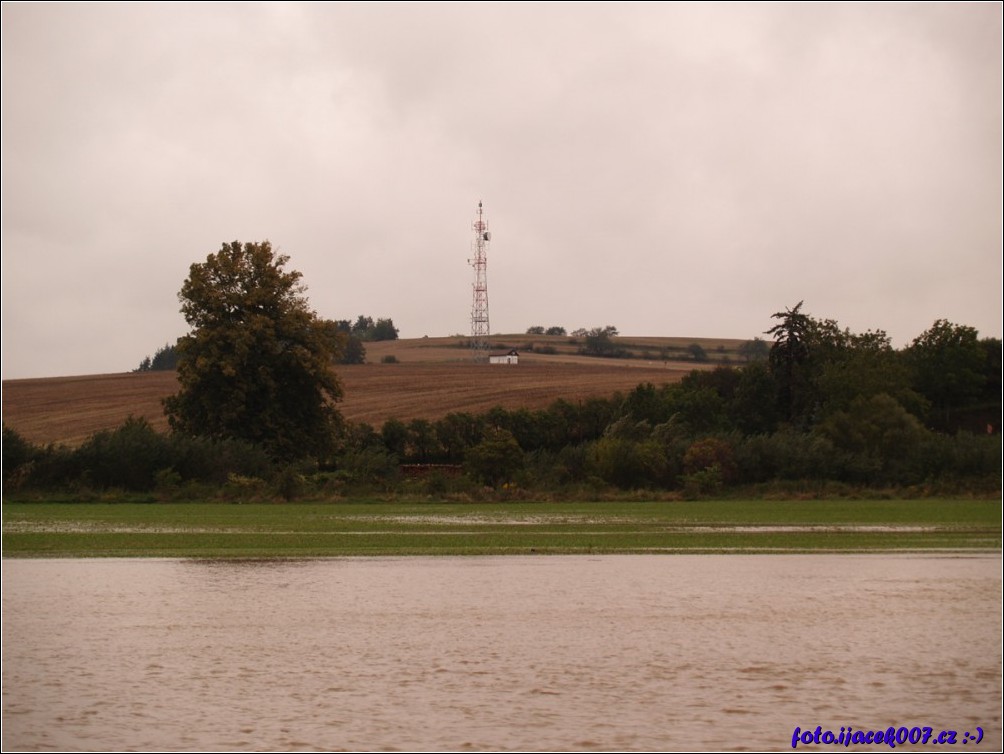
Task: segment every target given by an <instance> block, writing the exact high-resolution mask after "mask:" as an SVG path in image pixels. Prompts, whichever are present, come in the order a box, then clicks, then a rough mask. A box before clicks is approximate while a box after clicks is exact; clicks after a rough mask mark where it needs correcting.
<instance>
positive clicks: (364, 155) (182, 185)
mask: <svg viewBox="0 0 1004 754" xmlns="http://www.w3.org/2000/svg"><path fill="white" fill-rule="evenodd" d="M2 12H3V19H2V34H3V40H2V41H3V44H2V56H3V66H2V68H3V116H2V117H3V128H2V142H3V144H2V173H3V187H2V191H3V239H2V240H3V361H2V370H3V377H4V378H17V377H40V376H52V375H70V374H91V373H104V372H122V371H128V370H130V369H133V368H135V367H136V366H137V365H138V364H139V362H140V360H141V359H142V358H143V357H144V356H147V355H152V354H153V353H154V351H156V349H157V348H158V347H160V346H162V345H164V344H165V343H167V342H173V341H174V340H175V339H176V338H177V337H178V336H180V335H182V334H184V333H185V332H186V331H187V325H186V324H185V322H184V319H183V318H182V317H181V314H180V313H179V311H178V310H179V301H178V298H177V293H178V290H179V289H180V288H181V285H182V283H183V281H184V279H185V278H186V276H187V274H188V269H189V266H190V265H191V264H192V263H193V262H201V261H204V260H205V258H206V256H207V255H208V254H210V253H213V252H215V251H217V250H218V249H219V248H220V245H221V244H222V243H223V242H224V241H233V240H240V241H260V240H265V239H268V240H270V241H271V242H272V244H273V246H275V247H277V248H278V249H279V250H280V251H281V252H282V253H285V254H287V255H289V257H290V262H289V265H288V267H289V268H290V269H295V270H299V271H300V272H302V273H303V280H304V282H305V283H306V285H307V286H308V292H307V295H308V296H309V298H310V303H311V306H312V307H313V308H314V310H315V311H316V312H317V313H318V314H319V315H320V316H322V317H325V318H330V319H349V318H353V319H354V318H355V317H356V316H358V315H359V314H367V315H370V316H372V317H374V318H377V317H390V318H392V319H393V320H394V323H395V325H397V327H398V328H399V330H400V333H401V337H421V336H422V335H430V336H437V335H451V334H454V333H469V332H470V311H471V298H472V293H471V284H472V282H473V275H474V272H473V269H472V268H471V267H470V266H469V265H468V259H469V258H470V256H471V241H472V238H473V234H472V231H471V222H472V220H473V218H474V214H475V211H476V209H477V204H478V201H479V200H480V201H483V202H484V207H485V212H486V216H487V219H488V222H489V224H490V228H491V230H492V243H491V246H490V249H489V254H488V298H489V310H490V317H491V329H492V332H524V331H525V330H526V328H527V327H529V326H531V325H542V326H545V327H548V326H552V325H561V326H564V327H566V328H567V329H568V330H569V331H571V330H574V329H576V328H579V327H587V328H589V327H596V326H604V325H608V324H610V325H615V326H616V327H618V328H619V330H620V332H621V333H622V334H625V335H674V336H693V337H698V336H707V337H729V338H753V337H757V336H763V332H764V331H765V330H767V329H768V328H769V327H771V326H772V325H773V324H774V321H773V320H771V318H770V315H771V314H772V313H774V312H777V311H779V310H783V309H784V308H785V307H791V306H794V305H795V304H797V303H798V302H799V301H800V300H803V299H804V301H805V304H804V307H803V311H806V312H808V313H809V314H811V315H813V316H815V317H817V318H820V319H823V318H830V319H835V320H836V321H837V322H838V323H839V324H840V325H841V326H842V327H848V328H850V329H851V330H852V331H854V332H863V331H864V330H867V329H883V330H885V331H886V332H888V333H889V335H890V336H891V337H892V339H893V344H894V345H895V346H896V347H902V346H904V345H906V344H908V343H909V342H910V341H911V340H912V339H913V338H915V337H916V336H917V335H919V334H920V333H922V332H923V331H924V330H926V329H927V328H929V327H930V326H931V325H932V324H933V323H934V321H935V320H936V319H939V318H945V319H948V320H951V321H952V322H955V323H956V324H964V325H971V326H973V327H975V328H977V329H978V330H979V331H980V334H981V336H983V337H1000V336H1001V319H1002V314H1001V312H1002V283H1001V281H1002V276H1001V269H1002V268H1001V252H1002V236H1001V234H1002V211H1001V206H1002V167H1001V166H1002V153H1001V151H1002V150H1001V144H1002V127H1001V126H1002V97H1001V92H1002V75H1001V68H1002V65H1001V61H1002V23H1001V20H1002V6H1001V4H1000V3H996V2H995V3H981V4H967V3H951V4H944V5H942V4H921V5H910V4H903V3H895V4H890V5H873V4H850V5H839V4H838V5H818V4H808V5H798V4H795V3H782V4H739V5H731V4H729V5H725V4H723V5H715V4H709V3H699V4H693V5H689V4H667V5H661V4H657V3H648V2H646V3H640V4H634V5H633V4H629V3H616V4H613V3H611V4H588V5H576V4H571V3H560V4H553V5H549V4H536V3H535V4H508V3H506V4H458V3H448V4H428V5H423V4H403V5H397V4H388V5H380V4H371V3H365V4H358V5H353V4H342V3H339V4H324V3H304V4H298V3H281V4H275V5H272V4H248V5H242V4H229V3H228V4H220V5H214V4H211V3H198V4H191V5H185V4H175V3H170V4H146V3H142V4H140V3H137V4H129V3H113V4H100V5H92V4H86V3H85V4H47V3H42V4H19V3H4V4H3V6H2Z"/></svg>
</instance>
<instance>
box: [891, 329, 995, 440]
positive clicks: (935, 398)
mask: <svg viewBox="0 0 1004 754" xmlns="http://www.w3.org/2000/svg"><path fill="white" fill-rule="evenodd" d="M906 356H907V360H908V363H909V365H910V367H911V369H912V371H913V379H914V385H915V386H916V388H917V390H918V391H919V392H920V393H921V394H922V395H923V396H924V397H925V398H927V399H928V400H929V401H930V402H931V408H932V417H931V419H932V424H933V425H934V426H935V427H936V428H938V429H944V430H951V429H955V428H956V426H955V414H956V413H957V412H958V411H959V410H960V409H964V408H966V407H968V406H971V405H972V404H973V403H976V402H978V401H979V399H980V396H981V394H982V393H983V388H984V386H985V385H986V382H987V374H986V368H987V366H988V359H987V356H988V352H987V350H986V349H984V347H983V346H982V345H981V344H980V340H979V333H978V332H977V331H976V329H975V328H973V327H968V326H967V325H956V324H954V323H952V322H949V321H948V320H945V319H939V320H937V321H936V322H935V323H934V324H933V325H931V327H930V329H928V330H926V331H925V332H923V333H921V334H920V335H918V336H917V337H916V338H914V339H913V342H912V343H911V344H910V345H909V346H908V347H907V348H906Z"/></svg>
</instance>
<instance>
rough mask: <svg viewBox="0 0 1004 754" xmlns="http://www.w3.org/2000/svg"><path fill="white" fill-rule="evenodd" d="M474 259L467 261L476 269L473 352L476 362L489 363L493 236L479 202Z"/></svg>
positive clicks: (472, 318) (472, 323)
mask: <svg viewBox="0 0 1004 754" xmlns="http://www.w3.org/2000/svg"><path fill="white" fill-rule="evenodd" d="M471 227H472V228H473V229H474V242H473V244H472V245H471V248H472V250H473V252H474V258H473V259H469V260H467V261H468V262H469V263H470V265H471V266H472V267H473V268H474V303H473V304H472V305H471V352H472V353H473V354H474V361H476V362H486V361H488V350H489V339H490V338H491V328H490V327H489V326H488V243H489V241H491V240H492V234H491V232H490V231H489V230H488V221H487V220H485V218H484V208H483V207H482V205H481V202H478V214H477V218H476V219H475V220H474V222H473V223H471Z"/></svg>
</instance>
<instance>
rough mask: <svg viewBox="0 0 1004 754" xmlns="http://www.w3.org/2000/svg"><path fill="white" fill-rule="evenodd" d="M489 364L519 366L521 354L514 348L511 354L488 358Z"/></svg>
mask: <svg viewBox="0 0 1004 754" xmlns="http://www.w3.org/2000/svg"><path fill="white" fill-rule="evenodd" d="M488 363H489V364H519V353H517V351H516V349H515V348H513V349H512V350H511V351H509V353H503V354H498V355H497V356H489V357H488Z"/></svg>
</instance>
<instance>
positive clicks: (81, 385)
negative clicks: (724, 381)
mask: <svg viewBox="0 0 1004 754" xmlns="http://www.w3.org/2000/svg"><path fill="white" fill-rule="evenodd" d="M393 343H394V345H391V344H373V346H374V348H372V349H370V348H368V349H367V356H368V358H369V360H370V361H373V360H379V358H380V356H379V354H380V353H382V352H383V353H386V354H390V353H393V354H395V355H396V357H397V358H399V360H400V363H396V364H382V363H370V364H361V365H354V366H340V367H338V368H337V372H338V376H339V378H340V379H341V382H342V386H343V388H344V399H343V400H342V402H341V403H340V404H339V409H340V410H341V412H342V415H343V416H344V417H345V418H346V419H347V420H349V421H354V422H367V423H369V424H371V425H373V426H375V427H379V426H380V425H381V424H382V423H383V422H384V421H385V420H386V419H389V418H391V417H396V418H399V419H402V420H404V421H408V420H411V419H433V420H434V419H439V418H441V417H443V416H445V415H446V414H448V413H450V412H454V411H466V412H472V413H474V412H480V411H486V410H488V409H490V408H492V407H493V406H503V407H505V408H519V407H526V408H530V409H537V408H544V407H546V406H548V405H549V404H551V403H552V402H553V401H555V400H557V399H558V398H564V399H565V400H569V401H578V400H582V399H585V398H590V397H607V396H609V395H611V394H612V393H614V392H616V391H621V392H626V391H628V390H631V389H632V388H634V387H635V386H636V385H638V384H639V383H642V382H651V383H653V384H656V385H660V384H663V383H666V382H677V381H679V380H680V379H681V378H682V377H683V375H685V374H687V373H688V372H690V371H691V370H692V369H694V367H695V365H694V364H687V363H681V362H658V361H657V362H652V361H647V362H646V361H642V360H640V359H628V360H614V359H595V358H585V357H575V356H572V355H562V354H555V355H540V354H532V353H530V354H526V353H523V354H521V355H520V363H519V365H517V366H501V365H499V366H496V365H487V364H474V363H472V362H471V361H470V357H469V355H467V354H466V353H465V352H464V351H463V350H460V349H456V348H447V347H443V348H439V347H433V348H429V346H431V345H433V344H431V343H428V344H427V345H421V344H422V341H414V342H411V343H409V342H408V341H394V342H393ZM415 344H419V345H415ZM436 345H437V346H438V345H439V344H436ZM375 346H379V348H377V347H375ZM423 357H424V358H423ZM448 359H449V360H448ZM708 366H709V367H710V366H711V365H708ZM177 389H178V382H177V377H176V375H175V373H174V372H143V373H126V374H107V375H90V376H81V377H52V378H44V379H25V380H7V381H5V382H4V383H3V421H4V424H5V425H6V426H8V427H10V428H12V429H14V430H16V431H17V432H19V433H20V434H21V435H22V436H23V437H25V439H27V440H30V441H31V442H34V443H39V444H48V443H63V444H66V445H71V446H75V445H79V444H80V443H82V442H83V441H84V440H86V439H87V437H88V436H90V435H91V434H93V433H94V432H97V431H99V430H103V429H111V428H114V427H116V426H118V425H119V424H121V423H122V422H123V421H124V420H125V419H126V418H128V417H129V416H130V415H132V416H136V417H143V418H145V419H147V420H148V421H149V422H150V423H151V424H152V425H153V426H154V427H155V428H157V429H166V428H167V420H166V418H165V417H164V414H163V411H162V407H161V399H162V398H164V397H166V396H168V395H171V394H172V393H174V392H175V391H177Z"/></svg>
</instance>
